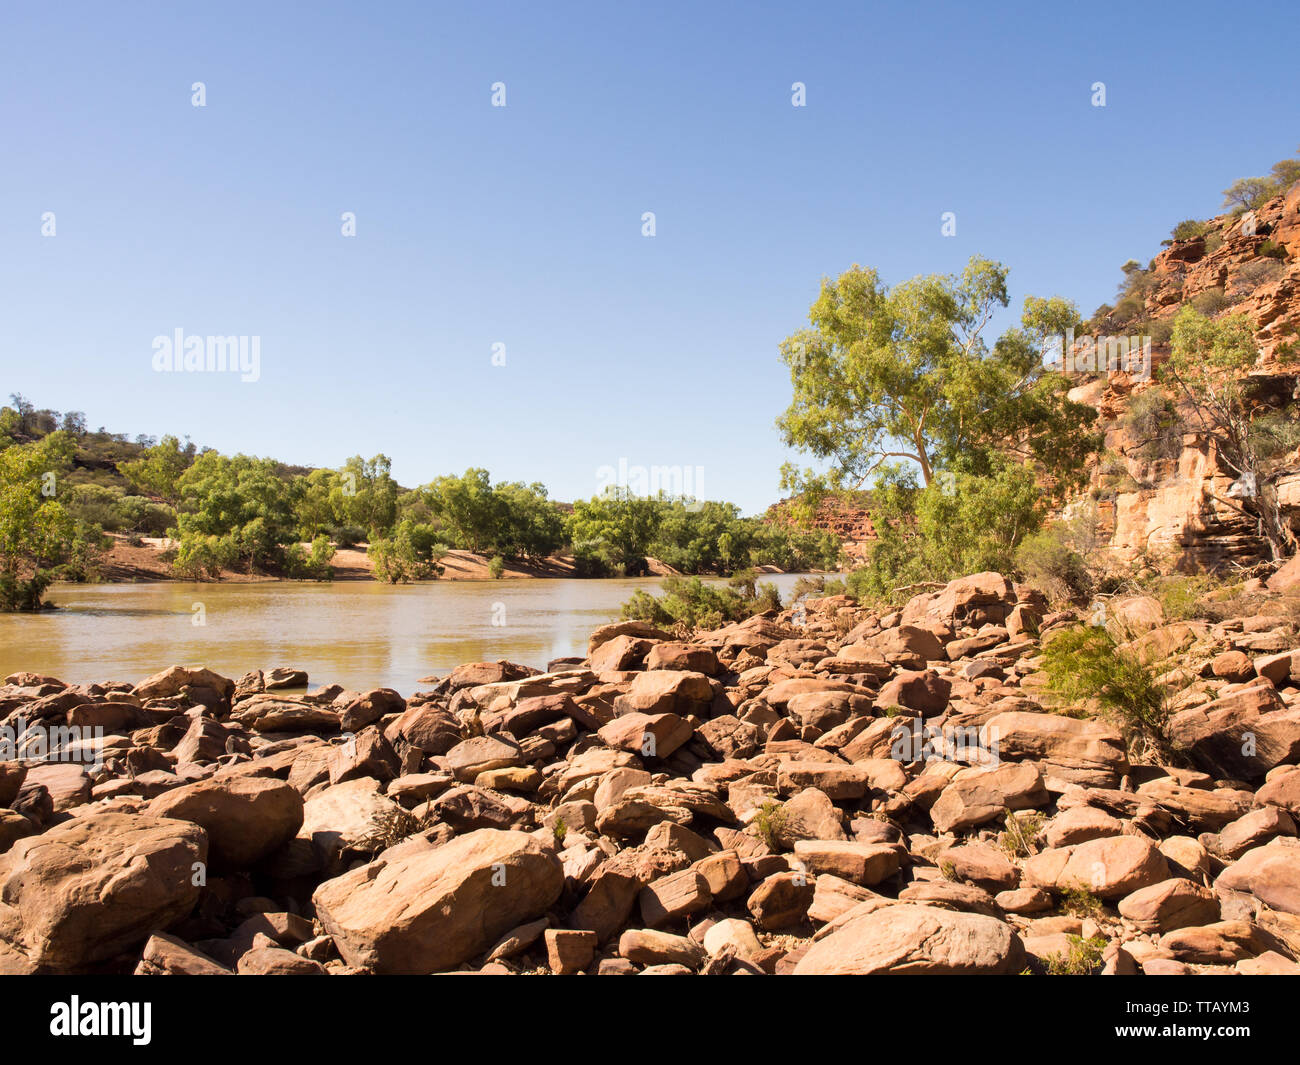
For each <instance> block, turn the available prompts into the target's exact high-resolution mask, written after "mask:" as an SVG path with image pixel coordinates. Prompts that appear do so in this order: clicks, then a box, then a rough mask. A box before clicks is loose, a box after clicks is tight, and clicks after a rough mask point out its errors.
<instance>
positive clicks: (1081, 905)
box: [1061, 888, 1106, 920]
mask: <svg viewBox="0 0 1300 1065" xmlns="http://www.w3.org/2000/svg"><path fill="white" fill-rule="evenodd" d="M1061 912H1062V913H1068V914H1070V915H1071V916H1074V917H1081V918H1082V917H1091V918H1093V919H1094V920H1095V919H1096V918H1098V917H1101V916H1102V915H1103V914H1104V913H1105V912H1106V908H1105V906H1104V905H1102V901H1101V899H1099V898H1097V896H1096V895H1094V894H1093V893H1092V892H1091V891H1089V890H1088V889H1087V888H1066V890H1065V891H1064V892H1062V893H1061Z"/></svg>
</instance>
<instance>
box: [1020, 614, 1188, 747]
mask: <svg viewBox="0 0 1300 1065" xmlns="http://www.w3.org/2000/svg"><path fill="white" fill-rule="evenodd" d="M1043 670H1044V672H1046V674H1047V691H1048V692H1049V693H1050V694H1051V695H1052V696H1054V697H1055V699H1056V700H1058V701H1059V702H1060V704H1061V705H1062V706H1063V707H1064V708H1065V709H1067V710H1070V709H1076V710H1077V709H1078V708H1079V707H1080V705H1081V704H1086V703H1092V704H1095V705H1096V706H1097V707H1098V708H1099V709H1100V711H1101V713H1102V714H1103V715H1104V716H1106V717H1108V718H1110V719H1111V720H1113V721H1114V722H1115V723H1116V724H1117V725H1118V726H1119V728H1120V730H1121V731H1122V732H1123V733H1124V736H1125V739H1126V740H1127V741H1128V743H1129V746H1130V748H1131V749H1132V748H1140V747H1143V746H1145V747H1146V748H1147V749H1150V750H1153V751H1155V752H1156V753H1159V754H1161V755H1165V756H1168V755H1169V754H1171V753H1172V745H1171V744H1170V742H1169V738H1168V732H1167V730H1168V722H1169V713H1170V710H1169V692H1168V690H1167V689H1166V688H1164V687H1163V686H1162V685H1160V684H1157V683H1156V677H1157V675H1158V673H1157V670H1156V669H1155V668H1154V666H1153V664H1148V663H1146V662H1143V661H1141V660H1139V659H1138V657H1137V656H1136V655H1134V654H1133V653H1132V652H1131V651H1128V650H1126V649H1122V648H1121V647H1120V646H1119V642H1118V641H1117V640H1116V639H1115V636H1114V635H1113V634H1112V633H1111V631H1110V630H1109V629H1108V628H1107V627H1106V626H1104V625H1080V626H1078V627H1076V628H1073V629H1067V630H1065V631H1064V632H1061V633H1058V634H1057V635H1056V636H1054V637H1053V638H1052V639H1051V640H1050V641H1049V642H1048V644H1047V647H1046V648H1045V649H1044V652H1043Z"/></svg>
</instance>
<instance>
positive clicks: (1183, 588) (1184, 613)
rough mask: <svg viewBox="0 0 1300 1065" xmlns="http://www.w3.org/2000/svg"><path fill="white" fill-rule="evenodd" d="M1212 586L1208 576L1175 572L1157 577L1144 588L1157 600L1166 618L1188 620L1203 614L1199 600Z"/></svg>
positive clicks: (1212, 583)
mask: <svg viewBox="0 0 1300 1065" xmlns="http://www.w3.org/2000/svg"><path fill="white" fill-rule="evenodd" d="M1213 587H1214V582H1213V580H1211V579H1210V578H1209V577H1205V576H1196V577H1189V576H1186V575H1184V574H1181V573H1175V574H1170V575H1168V576H1162V577H1158V578H1157V579H1156V580H1154V581H1153V582H1151V584H1150V585H1148V587H1147V588H1146V589H1145V590H1146V591H1147V593H1148V594H1149V595H1151V596H1152V597H1153V598H1154V599H1156V600H1158V601H1159V603H1160V608H1161V609H1162V610H1163V611H1164V614H1165V618H1166V619H1167V620H1169V621H1188V620H1190V619H1192V618H1198V617H1204V616H1205V614H1204V607H1203V605H1202V604H1201V602H1200V600H1201V597H1202V596H1204V595H1205V594H1206V593H1207V592H1208V591H1210V590H1211V588H1213Z"/></svg>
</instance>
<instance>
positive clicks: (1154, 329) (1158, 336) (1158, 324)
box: [1138, 318, 1174, 347]
mask: <svg viewBox="0 0 1300 1065" xmlns="http://www.w3.org/2000/svg"><path fill="white" fill-rule="evenodd" d="M1138 332H1139V333H1141V334H1142V335H1143V336H1148V337H1150V338H1151V343H1152V345H1153V346H1156V347H1159V346H1163V345H1165V344H1168V343H1169V340H1170V338H1171V337H1172V336H1173V335H1174V321H1173V319H1172V318H1155V319H1150V318H1149V319H1147V320H1146V321H1145V322H1143V323H1142V325H1141V326H1140V327H1139V329H1138Z"/></svg>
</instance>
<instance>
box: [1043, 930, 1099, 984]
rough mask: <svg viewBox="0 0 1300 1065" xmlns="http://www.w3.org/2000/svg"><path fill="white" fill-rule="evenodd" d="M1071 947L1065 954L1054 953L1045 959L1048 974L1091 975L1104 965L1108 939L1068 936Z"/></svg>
mask: <svg viewBox="0 0 1300 1065" xmlns="http://www.w3.org/2000/svg"><path fill="white" fill-rule="evenodd" d="M1066 938H1067V939H1068V941H1069V944H1070V945H1069V947H1068V948H1067V949H1066V951H1065V953H1064V954H1052V955H1049V956H1048V957H1047V958H1046V959H1044V960H1045V962H1046V964H1047V975H1048V976H1091V975H1092V974H1093V973H1095V972H1096V971H1097V970H1098V969H1100V968H1101V965H1102V954H1103V953H1104V952H1105V950H1106V940H1105V939H1104V938H1102V937H1101V936H1089V937H1088V938H1087V939H1084V938H1083V936H1073V935H1072V936H1067V937H1066Z"/></svg>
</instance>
